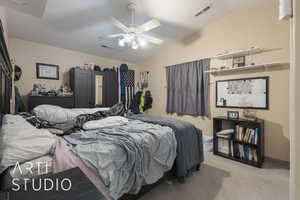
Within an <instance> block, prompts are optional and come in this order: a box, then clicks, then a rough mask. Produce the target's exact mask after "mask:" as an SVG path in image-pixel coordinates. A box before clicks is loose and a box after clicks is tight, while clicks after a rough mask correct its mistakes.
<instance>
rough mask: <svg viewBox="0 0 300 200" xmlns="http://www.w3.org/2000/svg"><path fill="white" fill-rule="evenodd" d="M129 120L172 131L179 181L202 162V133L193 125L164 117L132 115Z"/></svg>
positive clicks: (175, 168) (176, 172)
mask: <svg viewBox="0 0 300 200" xmlns="http://www.w3.org/2000/svg"><path fill="white" fill-rule="evenodd" d="M129 118H130V119H135V120H141V121H143V122H147V123H153V124H159V125H161V126H167V127H170V128H172V129H173V131H174V132H175V137H176V140H177V157H176V160H175V164H174V165H175V166H174V170H175V175H176V177H177V178H178V179H179V181H183V182H184V180H185V177H186V176H187V175H188V174H189V173H190V171H191V170H193V169H195V168H196V167H198V166H199V165H200V164H201V163H202V162H203V160H204V152H203V141H202V131H201V130H200V129H198V128H197V127H195V126H194V125H193V124H191V123H188V122H185V121H181V120H175V119H171V118H165V117H156V116H149V115H144V114H143V115H141V114H140V115H133V116H131V117H129Z"/></svg>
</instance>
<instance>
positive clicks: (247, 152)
mask: <svg viewBox="0 0 300 200" xmlns="http://www.w3.org/2000/svg"><path fill="white" fill-rule="evenodd" d="M236 149H237V151H236V157H237V158H239V159H243V160H248V161H254V162H258V155H257V150H256V149H255V148H253V147H249V146H247V145H243V144H237V148H236Z"/></svg>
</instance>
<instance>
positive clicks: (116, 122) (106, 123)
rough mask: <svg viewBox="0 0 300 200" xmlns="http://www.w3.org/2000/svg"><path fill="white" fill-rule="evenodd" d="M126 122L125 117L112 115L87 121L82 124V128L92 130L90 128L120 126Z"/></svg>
mask: <svg viewBox="0 0 300 200" xmlns="http://www.w3.org/2000/svg"><path fill="white" fill-rule="evenodd" d="M127 123H128V119H127V118H125V117H121V116H112V117H106V118H104V119H100V120H93V121H88V122H86V123H84V124H83V126H82V128H83V129H85V130H92V129H98V128H105V127H110V126H120V125H123V124H127Z"/></svg>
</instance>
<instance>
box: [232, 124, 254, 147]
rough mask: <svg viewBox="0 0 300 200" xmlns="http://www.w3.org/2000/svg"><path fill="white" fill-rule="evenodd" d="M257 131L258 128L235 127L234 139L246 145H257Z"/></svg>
mask: <svg viewBox="0 0 300 200" xmlns="http://www.w3.org/2000/svg"><path fill="white" fill-rule="evenodd" d="M258 138H259V129H258V128H246V127H243V126H239V125H237V126H236V133H235V139H236V140H237V141H240V142H245V143H248V144H255V145H257V144H258Z"/></svg>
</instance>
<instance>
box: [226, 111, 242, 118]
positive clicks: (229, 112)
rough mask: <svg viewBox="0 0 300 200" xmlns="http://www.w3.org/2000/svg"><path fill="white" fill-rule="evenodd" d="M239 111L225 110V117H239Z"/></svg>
mask: <svg viewBox="0 0 300 200" xmlns="http://www.w3.org/2000/svg"><path fill="white" fill-rule="evenodd" d="M239 115H240V113H239V112H238V111H227V118H228V119H239V118H240V116H239Z"/></svg>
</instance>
